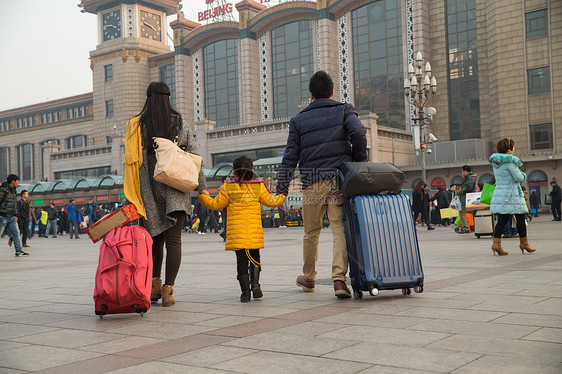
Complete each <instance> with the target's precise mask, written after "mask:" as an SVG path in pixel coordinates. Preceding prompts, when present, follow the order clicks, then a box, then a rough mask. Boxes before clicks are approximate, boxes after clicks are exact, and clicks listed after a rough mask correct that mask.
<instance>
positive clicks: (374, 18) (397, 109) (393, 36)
mask: <svg viewBox="0 0 562 374" xmlns="http://www.w3.org/2000/svg"><path fill="white" fill-rule="evenodd" d="M400 3H401V2H400V1H396V0H380V1H375V2H371V3H370V4H367V5H365V6H363V7H361V8H358V9H356V10H354V11H352V12H351V21H352V30H353V70H354V79H355V87H354V92H355V107H356V108H357V111H358V112H359V113H369V112H373V113H376V114H377V115H378V116H379V118H378V120H377V123H378V124H379V125H380V126H386V127H392V128H398V129H406V111H405V106H404V93H403V91H402V82H403V71H404V66H403V61H402V14H401V9H400Z"/></svg>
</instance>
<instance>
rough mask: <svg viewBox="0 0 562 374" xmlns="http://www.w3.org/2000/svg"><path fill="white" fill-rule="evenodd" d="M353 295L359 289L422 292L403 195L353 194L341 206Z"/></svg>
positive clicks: (408, 207) (360, 295)
mask: <svg viewBox="0 0 562 374" xmlns="http://www.w3.org/2000/svg"><path fill="white" fill-rule="evenodd" d="M343 219H344V225H345V238H346V242H347V254H348V259H349V273H350V277H351V286H352V287H353V296H354V297H355V298H356V299H361V298H363V292H362V291H369V293H370V294H371V295H373V296H376V295H377V294H378V292H379V290H393V289H402V294H404V295H409V294H410V293H411V288H412V287H413V288H414V291H415V292H422V291H423V279H424V276H423V269H422V263H421V256H420V250H419V245H418V236H417V233H416V228H415V226H414V218H413V215H412V208H411V205H410V201H409V199H408V197H407V196H406V195H364V196H356V197H353V198H351V199H350V200H349V201H347V202H346V203H345V204H344V206H343Z"/></svg>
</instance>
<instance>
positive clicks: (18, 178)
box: [6, 174, 20, 184]
mask: <svg viewBox="0 0 562 374" xmlns="http://www.w3.org/2000/svg"><path fill="white" fill-rule="evenodd" d="M19 180H20V177H18V176H17V175H15V174H10V175H8V178H6V182H8V184H10V183H12V182H13V181H19Z"/></svg>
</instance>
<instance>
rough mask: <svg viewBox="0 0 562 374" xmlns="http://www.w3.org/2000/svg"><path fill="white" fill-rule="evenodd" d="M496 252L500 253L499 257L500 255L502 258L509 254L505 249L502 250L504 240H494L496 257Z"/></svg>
mask: <svg viewBox="0 0 562 374" xmlns="http://www.w3.org/2000/svg"><path fill="white" fill-rule="evenodd" d="M496 252H498V255H500V256H506V255H507V254H508V252H506V251H504V250H503V248H502V239H501V238H494V239H493V244H492V253H493V254H494V256H495V255H496Z"/></svg>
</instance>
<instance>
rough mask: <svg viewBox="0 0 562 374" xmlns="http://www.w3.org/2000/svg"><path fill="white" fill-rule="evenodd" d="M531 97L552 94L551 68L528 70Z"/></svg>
mask: <svg viewBox="0 0 562 374" xmlns="http://www.w3.org/2000/svg"><path fill="white" fill-rule="evenodd" d="M527 76H528V81H529V95H533V94H538V93H543V92H550V67H546V68H538V69H530V70H527Z"/></svg>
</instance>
